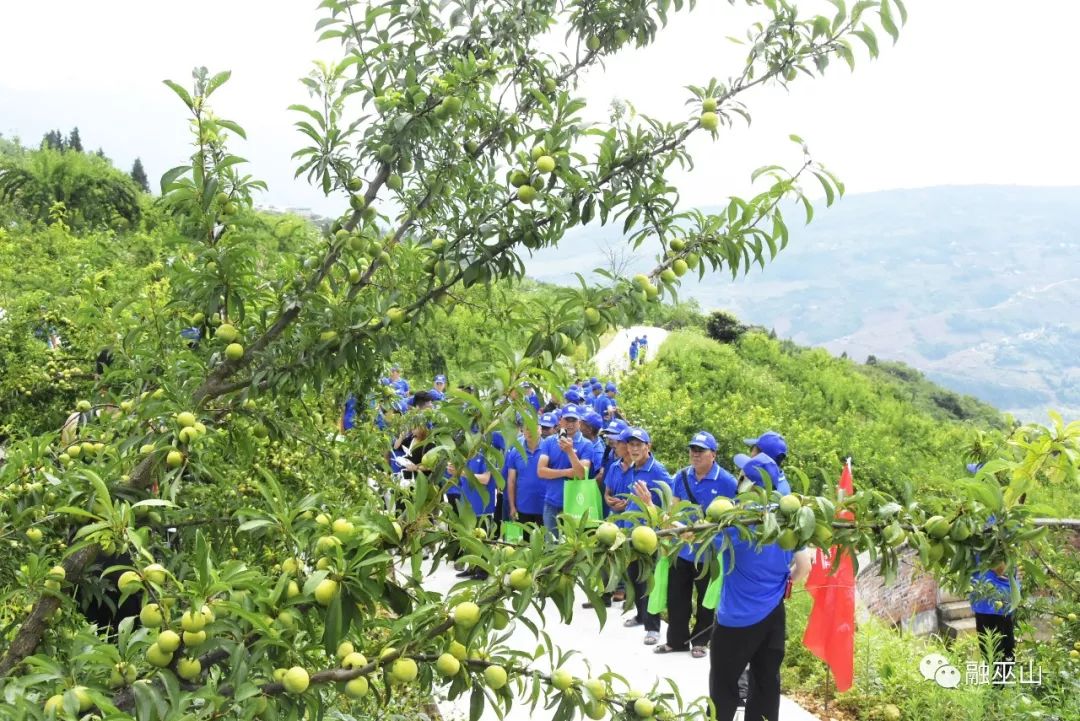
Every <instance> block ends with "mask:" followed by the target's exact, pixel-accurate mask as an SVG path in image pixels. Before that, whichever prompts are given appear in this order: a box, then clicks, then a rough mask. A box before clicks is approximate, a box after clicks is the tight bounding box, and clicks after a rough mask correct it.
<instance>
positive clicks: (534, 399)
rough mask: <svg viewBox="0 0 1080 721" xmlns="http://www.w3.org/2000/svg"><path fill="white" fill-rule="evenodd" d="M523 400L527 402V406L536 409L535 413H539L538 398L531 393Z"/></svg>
mask: <svg viewBox="0 0 1080 721" xmlns="http://www.w3.org/2000/svg"><path fill="white" fill-rule="evenodd" d="M525 400H527V401H529V405H531V406H532V407H533V408H535V409H536V412H537V413H539V412H540V396H538V395H536V394H535V393H533V394H532V395H528V396H525Z"/></svg>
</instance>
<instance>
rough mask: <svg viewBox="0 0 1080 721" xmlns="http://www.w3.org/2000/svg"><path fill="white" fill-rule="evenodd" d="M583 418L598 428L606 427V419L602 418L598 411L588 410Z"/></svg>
mask: <svg viewBox="0 0 1080 721" xmlns="http://www.w3.org/2000/svg"><path fill="white" fill-rule="evenodd" d="M581 420H582V421H584V422H585V423H587V424H589V425H590V426H592V427H593V428H595V429H597V430H600V429H601V428H603V427H604V419H603V418H601V417H600V414H599V413H597V412H596V411H586V412H585V415H584V416H582V418H581Z"/></svg>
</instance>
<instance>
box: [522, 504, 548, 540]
mask: <svg viewBox="0 0 1080 721" xmlns="http://www.w3.org/2000/svg"><path fill="white" fill-rule="evenodd" d="M517 522H518V523H520V524H522V525H524V526H525V530H524V534H523V538H524V539H525V542H526V543H528V542H529V540H530V539H532V529H531V528H529V525H528V524H530V523H532V524H534V525H536V527H537V528H539V529H540V533H543V532H544V514H543V513H522V512H521V511H518V517H517Z"/></svg>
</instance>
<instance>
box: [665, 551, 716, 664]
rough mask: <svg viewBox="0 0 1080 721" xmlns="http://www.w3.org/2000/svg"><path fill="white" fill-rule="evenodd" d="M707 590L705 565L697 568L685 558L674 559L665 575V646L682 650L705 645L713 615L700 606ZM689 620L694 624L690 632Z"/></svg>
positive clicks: (707, 575) (707, 581) (707, 640)
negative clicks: (690, 646)
mask: <svg viewBox="0 0 1080 721" xmlns="http://www.w3.org/2000/svg"><path fill="white" fill-rule="evenodd" d="M699 576H701V577H700V578H699ZM708 588H709V567H708V565H704V564H703V565H701V566H699V565H696V564H694V563H693V562H691V561H687V560H686V559H685V558H676V559H675V562H674V563H673V564H672V566H671V570H670V571H669V572H668V592H667V612H668V629H667V645H668V646H670V647H671V648H673V649H682V648H686V644H688V643H689V644H692V645H694V646H708V645H709V631H710V630H711V627H712V622H713V612H712V611H710V610H709V609H707V608H705V607H704V606H702V605H701V602H702V601H703V600H705V591H706V590H707V589H708ZM695 591H697V599H696V600H695V598H694V592H695ZM691 618H692V619H693V621H694V627H693V629H691V628H690V620H691Z"/></svg>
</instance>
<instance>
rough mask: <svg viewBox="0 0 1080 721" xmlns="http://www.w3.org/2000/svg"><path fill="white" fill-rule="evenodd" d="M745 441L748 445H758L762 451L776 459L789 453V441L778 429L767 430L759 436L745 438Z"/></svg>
mask: <svg viewBox="0 0 1080 721" xmlns="http://www.w3.org/2000/svg"><path fill="white" fill-rule="evenodd" d="M743 443H745V444H746V445H748V446H757V447H758V448H759V449H760V450H761V452H762V453H764V454H765V455H767V456H769V457H770V458H774V459H775V458H779V457H780V456H784V455H787V442H786V441H785V440H784V437H783V436H782V435H780V434H779V433H777V432H776V431H765V432H764V433H762V434H761V435H760V436H758V437H757V438H746V439H744V440H743Z"/></svg>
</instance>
